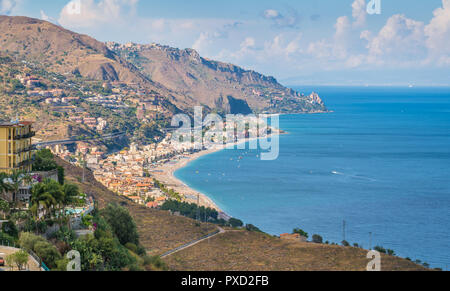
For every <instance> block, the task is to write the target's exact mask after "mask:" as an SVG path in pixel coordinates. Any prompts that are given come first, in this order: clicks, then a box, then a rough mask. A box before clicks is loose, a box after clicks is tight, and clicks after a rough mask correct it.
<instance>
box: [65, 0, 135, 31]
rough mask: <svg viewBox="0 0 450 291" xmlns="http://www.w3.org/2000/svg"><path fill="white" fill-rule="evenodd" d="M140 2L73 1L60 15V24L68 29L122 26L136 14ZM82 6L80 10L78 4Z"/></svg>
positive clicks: (125, 0) (120, 0)
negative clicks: (109, 25)
mask: <svg viewBox="0 0 450 291" xmlns="http://www.w3.org/2000/svg"><path fill="white" fill-rule="evenodd" d="M138 1H139V0H100V1H95V0H72V1H70V2H69V3H67V5H66V6H65V7H64V8H63V10H62V11H61V13H60V17H59V23H60V24H61V25H63V26H66V27H68V28H91V27H95V26H98V25H105V24H120V23H121V22H123V21H124V20H125V19H126V18H127V17H132V16H134V15H135V12H136V5H137V3H138ZM78 3H79V4H80V6H79V9H77V8H75V9H74V7H77V4H78Z"/></svg>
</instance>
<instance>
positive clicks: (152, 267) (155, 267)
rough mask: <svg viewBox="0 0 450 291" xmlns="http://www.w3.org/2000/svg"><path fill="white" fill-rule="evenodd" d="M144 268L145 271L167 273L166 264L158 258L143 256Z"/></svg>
mask: <svg viewBox="0 0 450 291" xmlns="http://www.w3.org/2000/svg"><path fill="white" fill-rule="evenodd" d="M144 266H145V269H146V270H147V271H167V270H168V267H167V265H166V263H164V261H163V260H161V258H160V257H159V256H153V257H150V256H145V257H144Z"/></svg>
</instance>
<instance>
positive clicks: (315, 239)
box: [312, 234, 323, 244]
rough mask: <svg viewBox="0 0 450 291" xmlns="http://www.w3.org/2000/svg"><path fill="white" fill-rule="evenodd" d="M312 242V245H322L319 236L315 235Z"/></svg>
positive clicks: (321, 239)
mask: <svg viewBox="0 0 450 291" xmlns="http://www.w3.org/2000/svg"><path fill="white" fill-rule="evenodd" d="M312 241H313V243H316V244H321V243H323V238H322V237H321V236H320V235H318V234H315V235H313V236H312Z"/></svg>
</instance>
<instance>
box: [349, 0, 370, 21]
mask: <svg viewBox="0 0 450 291" xmlns="http://www.w3.org/2000/svg"><path fill="white" fill-rule="evenodd" d="M366 8H367V4H366V1H365V0H355V1H354V2H353V4H352V16H353V19H354V22H353V26H354V27H362V26H364V25H365V24H366V17H367V9H366Z"/></svg>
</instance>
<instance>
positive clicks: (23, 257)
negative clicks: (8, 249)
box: [6, 250, 28, 271]
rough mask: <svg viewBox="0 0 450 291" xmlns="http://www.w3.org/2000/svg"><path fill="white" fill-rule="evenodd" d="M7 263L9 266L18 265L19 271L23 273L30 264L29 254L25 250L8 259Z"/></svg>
mask: <svg viewBox="0 0 450 291" xmlns="http://www.w3.org/2000/svg"><path fill="white" fill-rule="evenodd" d="M6 262H7V264H8V265H9V266H13V265H16V266H17V269H18V270H19V271H22V270H24V267H25V266H26V264H27V263H28V253H27V252H26V251H24V250H20V251H18V252H16V253H14V254H11V255H9V256H8V257H6Z"/></svg>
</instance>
